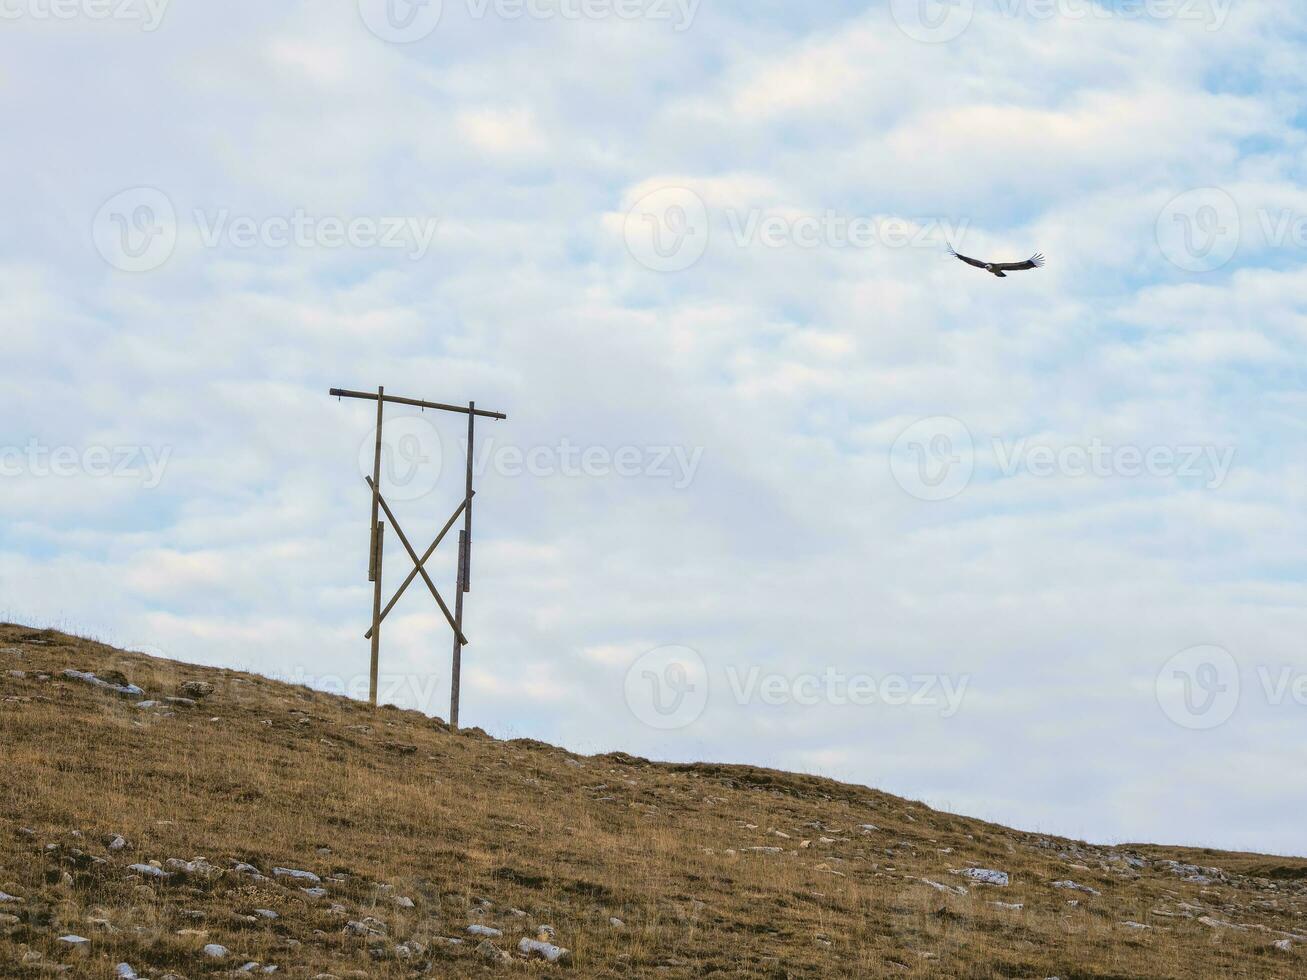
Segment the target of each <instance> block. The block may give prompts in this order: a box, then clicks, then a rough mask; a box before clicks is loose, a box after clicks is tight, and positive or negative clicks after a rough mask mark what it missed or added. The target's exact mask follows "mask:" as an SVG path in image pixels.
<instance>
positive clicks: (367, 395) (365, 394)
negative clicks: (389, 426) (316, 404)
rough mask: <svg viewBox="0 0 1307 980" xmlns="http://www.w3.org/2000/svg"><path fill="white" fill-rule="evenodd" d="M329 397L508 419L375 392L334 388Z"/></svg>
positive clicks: (505, 416) (493, 414)
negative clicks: (378, 401) (379, 401)
mask: <svg viewBox="0 0 1307 980" xmlns="http://www.w3.org/2000/svg"><path fill="white" fill-rule="evenodd" d="M328 394H329V395H335V396H336V397H337V398H363V399H365V400H368V401H376V400H377V399H378V398H380V399H381V400H382V401H383V402H394V403H395V404H396V405H413V406H414V407H416V408H434V409H438V410H440V411H442V412H459V413H461V414H463V415H469V414H471V415H480V416H481V417H482V418H485V419H500V420H503V419H506V418H508V416H507V415H503V414H501V413H499V412H486V411H482V410H481V409H479V408H469V407H468V406H467V405H444V404H442V403H440V402H426V401H422V400H421V399H419V398H401V397H399V396H398V395H385V394H382V395H378V394H377V393H376V392H375V391H347V390H346V389H344V388H332V389H331V390H330V391H329V392H328Z"/></svg>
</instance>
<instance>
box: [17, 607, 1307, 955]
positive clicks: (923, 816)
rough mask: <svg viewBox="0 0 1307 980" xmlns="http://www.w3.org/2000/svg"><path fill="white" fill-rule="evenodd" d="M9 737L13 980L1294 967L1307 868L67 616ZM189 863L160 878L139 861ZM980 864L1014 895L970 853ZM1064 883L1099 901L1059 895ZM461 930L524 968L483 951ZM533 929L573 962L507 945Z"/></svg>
mask: <svg viewBox="0 0 1307 980" xmlns="http://www.w3.org/2000/svg"><path fill="white" fill-rule="evenodd" d="M68 669H75V670H79V671H90V672H93V673H95V674H97V675H98V676H100V677H102V678H108V677H111V676H112V674H113V673H114V672H118V673H119V674H121V675H122V676H123V677H125V678H126V679H128V680H130V681H131V682H132V683H134V684H136V685H139V686H140V687H142V688H144V690H145V697H146V698H149V699H154V700H160V699H162V698H164V697H166V696H172V695H175V694H177V692H178V691H179V689H180V685H181V684H182V683H184V682H186V681H207V682H209V683H211V684H212V685H213V687H214V691H213V692H212V693H211V694H209V695H208V696H207V697H205V698H203V699H202V700H200V701H199V703H198V704H196V705H193V706H192V705H187V704H182V703H176V704H174V703H169V702H163V703H162V704H161V705H160V706H159V707H155V708H140V707H137V706H136V702H137V701H139V700H140V699H139V698H136V699H133V698H123V697H120V696H117V695H115V694H113V693H112V692H107V691H105V690H102V689H100V688H97V687H95V686H93V685H91V684H88V683H86V682H84V681H80V680H76V679H71V678H67V677H65V676H63V671H65V670H68ZM12 672H21V673H22V675H23V676H16V675H15V674H14V673H12ZM0 753H2V762H3V764H2V765H0V892H4V893H7V894H8V895H10V896H14V897H16V898H18V899H20V901H10V902H0V916H4V918H0V974H2V975H4V976H15V977H27V976H32V977H35V976H46V975H52V974H54V973H55V972H58V971H62V972H63V974H64V975H66V976H79V977H80V976H86V977H112V976H113V975H114V970H115V967H116V964H118V963H120V962H125V963H128V964H130V965H131V966H132V967H133V968H134V969H135V970H136V971H137V973H138V974H139V975H140V976H141V977H148V978H151V980H160V978H163V977H166V976H167V975H169V974H172V975H173V976H177V977H187V978H194V977H204V976H213V975H222V974H228V973H231V972H232V971H233V970H235V969H237V968H239V967H240V966H242V965H243V964H244V963H246V962H249V961H253V962H257V963H259V964H260V965H261V966H263V965H275V966H277V968H278V971H277V975H280V976H291V977H314V976H317V975H319V974H323V973H326V974H331V975H333V976H336V977H340V978H344V977H408V976H418V975H423V976H440V977H473V976H481V975H496V974H506V975H524V974H527V973H531V974H540V973H556V974H560V975H561V974H566V973H570V974H571V975H574V976H585V977H646V976H648V977H654V976H657V977H700V976H708V977H711V976H719V977H777V978H780V977H1010V978H1027V977H1029V978H1044V977H1051V976H1057V977H1061V978H1062V980H1072V978H1087V977H1098V978H1107V977H1147V978H1169V977H1201V978H1228V977H1279V978H1283V980H1290V978H1294V977H1302V976H1304V975H1307V956H1305V955H1304V950H1307V922H1304V919H1303V915H1304V911H1307V861H1301V860H1293V859H1276V858H1269V857H1263V856H1257V855H1243V854H1227V853H1217V852H1194V851H1190V850H1185V849H1181V848H1170V849H1167V848H1164V847H1154V846H1140V847H1120V848H1105V847H1094V846H1090V845H1086V844H1082V843H1078V842H1072V841H1065V840H1059V839H1050V838H1045V837H1040V836H1038V835H1034V834H1028V833H1023V832H1020V831H1015V830H1009V829H1007V828H1004V827H1000V826H996V825H993V824H987V823H983V822H981V821H977V820H971V819H967V818H964V817H959V816H954V815H951V814H947V813H940V812H937V811H933V810H931V809H929V808H927V807H925V806H923V805H921V804H918V803H913V802H910V801H906V800H902V799H899V798H896V797H893V796H889V795H887V794H884V793H879V792H876V791H874V790H870V789H866V788H863V787H858V786H847V785H842V784H839V783H835V782H831V781H828V780H823V779H818V778H814V777H809V776H801V775H793V774H787V773H780V772H772V771H768V770H761V769H753V768H749V767H742V766H720V765H709V764H703V765H694V766H684V765H663V764H654V763H649V762H646V761H644V760H640V759H634V758H631V757H629V756H623V755H607V756H597V757H590V758H581V757H576V756H572V755H570V754H568V753H566V752H564V751H562V750H560V749H556V748H553V747H550V746H547V745H543V744H540V743H535V742H529V741H523V740H518V741H512V742H499V741H495V740H492V739H490V738H488V737H486V736H485V735H483V734H482V733H479V732H476V731H469V732H464V733H461V734H457V735H454V734H451V733H450V732H449V731H448V730H447V729H446V728H445V726H444V725H443V724H441V723H440V722H438V721H436V720H433V719H430V718H427V717H424V716H422V715H420V714H417V713H413V712H404V711H398V710H394V709H382V710H378V711H373V710H371V709H369V708H368V707H367V706H365V705H362V704H358V703H355V702H351V701H347V700H344V699H342V698H339V697H333V696H330V695H326V694H321V693H316V692H313V691H309V690H307V689H304V688H298V687H292V686H289V685H285V684H281V683H278V682H274V681H271V680H267V679H265V678H260V677H257V676H254V675H248V674H240V673H235V672H230V671H218V670H210V669H207V668H201V667H192V666H187V665H183V664H176V663H171V662H166V661H160V660H153V659H151V658H149V657H146V656H143V655H140V654H132V653H124V652H123V651H120V650H115V649H113V648H111V647H107V646H103V645H101V644H98V643H94V642H91V641H88V640H83V639H78V638H74V637H70V636H66V635H64V634H61V633H56V632H52V631H34V630H31V629H28V628H24V627H19V626H0ZM864 824H866V825H872V826H873V827H874V829H870V828H865V827H863V826H862V825H864ZM117 835H121V837H123V838H124V839H125V841H126V846H125V847H123V848H121V849H118V850H113V849H110V847H109V842H110V841H111V840H112V838H113V837H114V836H117ZM782 835H784V836H782ZM747 848H779V850H775V851H772V850H762V851H753V850H747ZM196 858H202V859H204V863H202V864H193V865H192V867H191V868H190V869H189V870H186V869H181V870H172V875H171V877H169V878H167V879H166V880H165V879H158V878H155V877H153V876H150V875H149V874H148V873H144V874H142V873H139V872H132V871H130V870H129V866H131V865H134V864H136V865H139V864H148V863H149V862H151V861H154V862H158V863H159V864H161V865H164V866H165V867H164V870H170V869H168V867H167V862H168V861H169V860H170V859H179V860H182V861H186V862H192V861H194V859H196ZM1168 860H1173V861H1179V862H1181V863H1186V864H1198V865H1203V866H1212V867H1215V868H1219V869H1220V871H1219V873H1217V872H1207V873H1206V877H1209V878H1211V879H1212V880H1211V881H1210V882H1205V881H1202V880H1189V879H1190V878H1191V877H1193V873H1192V872H1185V871H1183V870H1177V869H1175V868H1174V867H1172V866H1170V865H1167V864H1166V863H1164V862H1166V861H1168ZM240 862H244V863H246V864H249V865H253V866H255V867H257V868H258V869H259V871H260V872H262V874H263V875H264V876H267V880H258V879H257V878H255V877H253V876H251V875H250V874H249V873H247V872H243V871H240V870H238V869H237V868H236V864H237V863H240ZM971 866H980V867H984V868H993V869H998V870H1002V871H1006V872H1009V873H1010V874H1011V876H1012V880H1011V884H1010V885H1008V886H1007V887H998V886H990V885H981V884H976V883H974V882H972V881H969V880H968V879H966V878H964V877H962V876H961V875H959V874H956V873H954V872H955V871H957V870H960V869H964V868H967V867H971ZM178 867H179V866H178V865H176V864H174V865H173V866H172V868H173V869H177V868H178ZM275 867H283V868H292V869H303V870H307V871H311V872H314V873H315V874H317V875H319V876H320V877H321V878H323V879H324V881H323V883H322V887H323V889H324V890H325V892H326V894H325V895H324V896H321V897H316V898H315V897H313V896H311V895H309V894H306V893H305V892H303V891H302V890H301V888H300V887H299V886H298V883H296V882H287V881H285V880H273V878H272V869H273V868H275ZM1067 879H1070V880H1074V881H1075V882H1076V883H1077V884H1079V885H1084V886H1087V887H1089V888H1092V889H1094V890H1096V891H1097V892H1099V894H1097V895H1093V894H1090V893H1088V892H1081V891H1071V890H1067V889H1059V888H1055V887H1052V884H1051V883H1052V882H1054V881H1061V880H1067ZM928 881H929V882H934V883H935V885H944V886H948V888H950V889H958V888H962V889H965V894H959V893H956V892H955V891H945V890H940V889H939V888H937V887H935V885H932V884H929V883H927V882H928ZM399 899H408V900H411V902H412V907H411V908H409V907H406V905H407V903H406V902H401V901H399ZM997 902H1004V903H1008V904H1010V905H1017V904H1019V905H1021V906H1023V907H1022V908H1020V909H1014V908H1007V907H1003V906H1000V905H997V904H995V903H997ZM256 909H267V910H271V911H274V912H276V913H277V916H278V917H277V918H275V919H274V918H268V917H264V916H263V915H260V914H259V913H256V912H255V910H256ZM519 913H520V914H519ZM614 917H616V918H619V919H621V920H622V924H620V925H619V924H614V923H612V922H611V921H610V920H611V919H612V918H614ZM368 920H375V921H368ZM1127 921H1133V922H1137V923H1140V924H1142V925H1146V926H1149V927H1150V928H1148V929H1137V928H1133V927H1130V926H1127V925H1124V924H1123V923H1125V922H1127ZM351 923H353V924H354V925H351ZM359 924H362V925H359ZM471 924H482V925H486V926H490V927H494V928H497V929H499V930H501V931H502V933H503V935H502V937H499V938H495V939H493V940H491V942H492V943H493V945H494V946H495V947H496V948H498V949H501V950H504V951H505V952H506V953H507V954H511V955H510V957H509V958H507V959H502V960H496V961H492V960H490V959H488V958H487V949H486V947H484V946H480V948H479V945H480V943H481V940H479V939H477V938H476V937H473V936H470V935H469V934H468V933H467V927H468V926H469V925H471ZM543 924H548V925H550V926H552V927H553V928H554V930H556V935H557V942H558V944H559V945H561V946H564V947H566V948H567V949H569V950H570V951H571V955H570V958H569V961H568V962H567V963H566V964H554V965H550V964H545V963H541V962H539V961H531V962H528V961H527V960H525V959H523V958H522V957H520V956H519V955H518V954H517V952H516V950H517V943H518V940H519V939H520V938H521V937H523V936H534V935H535V933H536V930H537V927H538V926H540V925H543ZM369 928H370V929H371V930H373V931H383V932H384V935H356V934H355V933H357V932H360V931H363V932H366V931H368V929H369ZM67 934H75V935H78V936H81V937H84V938H86V939H89V940H90V942H89V943H88V944H86V945H87V946H88V947H89V948H88V949H85V950H82V951H80V952H78V951H74V950H72V949H70V948H66V947H67V944H64V943H61V942H60V941H59V937H61V936H64V935H67ZM1298 935H1301V936H1303V941H1304V945H1303V946H1302V947H1301V948H1300V947H1299V943H1298V941H1297V940H1295V939H1292V938H1290V940H1289V946H1290V948H1289V949H1287V950H1285V949H1280V948H1277V947H1276V946H1275V945H1274V943H1275V942H1276V941H1279V940H1283V939H1285V938H1287V937H1290V936H1298ZM449 939H461V940H462V942H461V943H450V942H448V941H447V940H449ZM206 944H220V945H221V946H223V947H226V948H227V949H228V950H229V954H228V955H227V956H226V957H225V958H222V959H212V958H209V957H207V956H205V954H204V953H203V951H202V950H203V947H204V946H205V945H206ZM260 968H261V967H260Z"/></svg>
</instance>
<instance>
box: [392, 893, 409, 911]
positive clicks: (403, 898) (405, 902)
mask: <svg viewBox="0 0 1307 980" xmlns="http://www.w3.org/2000/svg"><path fill="white" fill-rule="evenodd" d="M395 904H396V905H398V906H399V907H400V908H402V909H411V908H413V899H411V898H409V897H408V896H407V895H400V896H399V897H398V898H396V899H395Z"/></svg>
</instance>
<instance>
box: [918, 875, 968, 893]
mask: <svg viewBox="0 0 1307 980" xmlns="http://www.w3.org/2000/svg"><path fill="white" fill-rule="evenodd" d="M919 880H920V881H921V883H922V884H923V885H929V886H930V887H931V888H933V889H935V890H936V891H939V892H948V893H949V894H950V895H965V894H966V893H967V890H966V889H965V888H963V887H962V886H961V885H958V886H957V887H956V888H955V887H954V886H953V885H941V884H940V883H939V882H938V881H931V880H930V879H929V878H921V879H919Z"/></svg>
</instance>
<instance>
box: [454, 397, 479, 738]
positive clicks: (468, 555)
mask: <svg viewBox="0 0 1307 980" xmlns="http://www.w3.org/2000/svg"><path fill="white" fill-rule="evenodd" d="M476 409H477V403H476V402H468V403H467V481H466V483H465V489H464V498H463V499H465V500H466V501H467V506H466V507H464V508H463V530H462V531H460V532H459V535H458V591H457V593H456V594H455V595H454V632H455V634H458V633H462V632H463V593H465V592H470V591H471V590H472V581H471V577H470V575H471V565H472V560H471V559H472V438H473V432H474V431H475V429H474V427H475V426H476V419H477V415H476ZM452 662H453V668H452V671H451V674H450V684H449V726H450V727H451V728H457V727H458V691H459V685H460V682H461V680H462V676H463V646H462V644H460V643H459V642H458V637H457V636H455V638H454V654H453V658H452Z"/></svg>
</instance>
